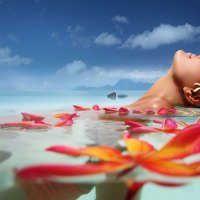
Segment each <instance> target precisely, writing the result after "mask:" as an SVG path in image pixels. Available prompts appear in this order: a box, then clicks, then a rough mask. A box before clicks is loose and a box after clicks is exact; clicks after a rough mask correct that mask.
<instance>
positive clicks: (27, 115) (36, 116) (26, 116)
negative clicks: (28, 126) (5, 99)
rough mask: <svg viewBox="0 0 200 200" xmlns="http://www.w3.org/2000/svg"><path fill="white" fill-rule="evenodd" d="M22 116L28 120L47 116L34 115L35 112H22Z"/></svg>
mask: <svg viewBox="0 0 200 200" xmlns="http://www.w3.org/2000/svg"><path fill="white" fill-rule="evenodd" d="M21 114H22V116H23V120H25V121H26V120H27V121H35V120H44V119H45V117H43V116H39V115H34V114H30V113H25V112H22V113H21Z"/></svg>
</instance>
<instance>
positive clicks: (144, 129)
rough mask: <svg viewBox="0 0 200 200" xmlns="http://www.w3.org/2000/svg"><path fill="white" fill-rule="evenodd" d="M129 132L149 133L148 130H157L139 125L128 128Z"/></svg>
mask: <svg viewBox="0 0 200 200" xmlns="http://www.w3.org/2000/svg"><path fill="white" fill-rule="evenodd" d="M128 131H129V132H130V133H149V132H158V130H156V129H155V128H151V127H147V126H141V127H136V128H131V129H129V130H128Z"/></svg>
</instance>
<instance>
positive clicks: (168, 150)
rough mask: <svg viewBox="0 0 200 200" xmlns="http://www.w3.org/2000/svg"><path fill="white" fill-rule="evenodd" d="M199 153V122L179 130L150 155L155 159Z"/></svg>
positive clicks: (178, 157) (182, 156)
mask: <svg viewBox="0 0 200 200" xmlns="http://www.w3.org/2000/svg"><path fill="white" fill-rule="evenodd" d="M196 153H200V124H194V125H190V126H188V127H186V128H184V129H183V130H182V131H180V132H179V133H178V134H177V135H176V136H174V137H173V138H172V139H171V140H169V142H167V143H166V144H165V145H164V146H163V147H162V148H161V149H160V151H158V152H155V153H153V154H152V155H151V158H152V159H153V158H155V159H181V158H185V157H186V156H189V155H193V154H196Z"/></svg>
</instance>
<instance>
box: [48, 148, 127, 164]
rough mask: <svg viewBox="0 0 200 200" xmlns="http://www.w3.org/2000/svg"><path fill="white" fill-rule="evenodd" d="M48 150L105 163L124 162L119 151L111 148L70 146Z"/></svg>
mask: <svg viewBox="0 0 200 200" xmlns="http://www.w3.org/2000/svg"><path fill="white" fill-rule="evenodd" d="M47 150H48V151H53V152H57V153H62V154H67V155H71V156H89V157H94V158H98V159H100V160H104V161H121V160H124V158H123V156H122V154H121V152H120V151H119V150H117V149H115V148H112V147H109V146H94V147H85V148H79V149H78V148H73V147H69V146H62V145H56V146H51V147H49V148H48V149H47Z"/></svg>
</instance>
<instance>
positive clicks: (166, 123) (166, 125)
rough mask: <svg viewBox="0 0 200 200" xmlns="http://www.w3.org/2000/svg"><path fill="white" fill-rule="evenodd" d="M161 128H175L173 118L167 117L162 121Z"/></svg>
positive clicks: (168, 129) (170, 129) (169, 129)
mask: <svg viewBox="0 0 200 200" xmlns="http://www.w3.org/2000/svg"><path fill="white" fill-rule="evenodd" d="M163 129H164V130H166V131H173V130H176V129H177V123H176V122H175V121H174V120H172V119H170V118H167V119H165V120H164V121H163Z"/></svg>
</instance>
